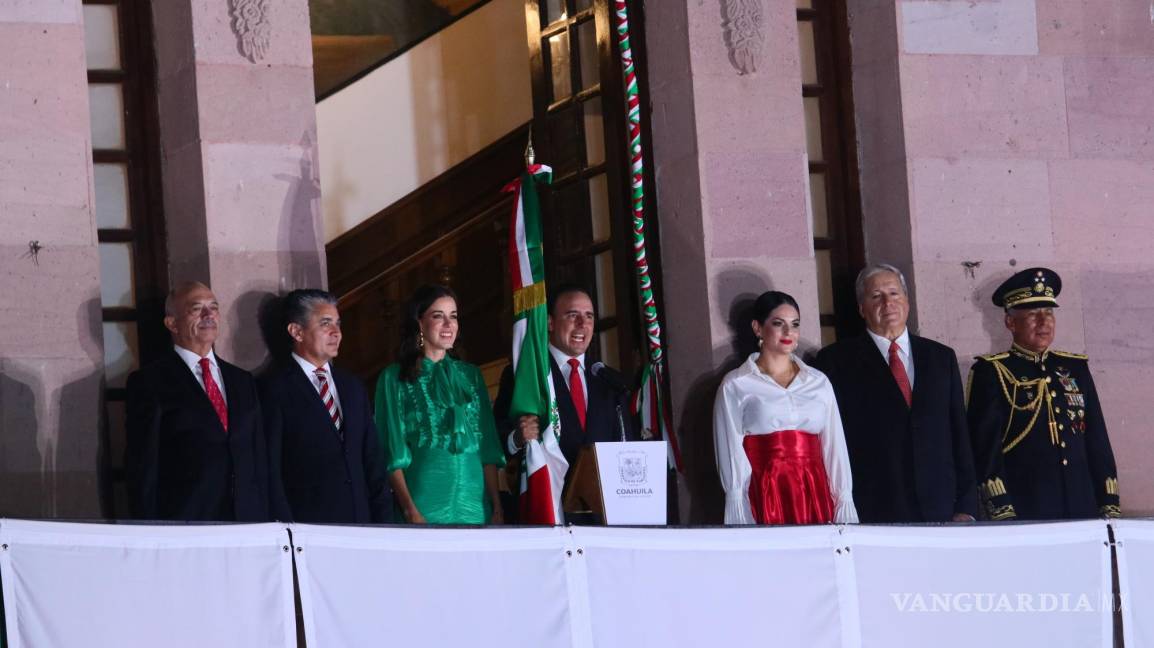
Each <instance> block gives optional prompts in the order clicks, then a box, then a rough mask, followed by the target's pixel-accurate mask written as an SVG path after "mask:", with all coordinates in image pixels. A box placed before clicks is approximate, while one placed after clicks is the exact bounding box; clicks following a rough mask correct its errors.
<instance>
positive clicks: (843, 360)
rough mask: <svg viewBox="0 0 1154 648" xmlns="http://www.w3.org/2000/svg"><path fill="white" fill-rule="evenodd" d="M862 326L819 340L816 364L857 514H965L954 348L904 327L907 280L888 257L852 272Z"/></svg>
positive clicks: (963, 434)
mask: <svg viewBox="0 0 1154 648" xmlns="http://www.w3.org/2000/svg"><path fill="white" fill-rule="evenodd" d="M856 289H857V300H858V309H859V312H860V313H861V316H862V318H864V319H865V322H866V329H867V330H866V332H865V334H863V335H860V336H857V337H854V338H850V339H847V340H842V341H840V342H837V343H835V344H832V345H830V346H828V347H826V348H824V349H822V350H821V352H820V353H819V354H818V356H817V361H816V365H817V367H818V368H819V369H821V370H822V371H824V372H825V374H826V375H827V376H829V379H830V382H832V383H833V388H834V393H835V394H836V395H837V403H838V408H839V409H840V410H841V418H842V424H843V427H844V428H845V437H846V446H847V447H848V449H849V458H850V467H851V469H852V471H853V486H854V489H853V498H854V504H855V505H856V506H857V510H858V515H859V517H860V518H861V521H862V522H865V523H869V522H947V521H951V520H952V521H955V522H959V521H969V520H973V519H974V515H975V514H976V513H977V492H976V490H975V484H974V461H973V454H972V451H971V448H970V441H969V435H968V434H967V430H966V411H965V401H964V398H965V397H964V395H963V392H962V381H961V374H960V373H959V372H958V360H957V356H956V355H955V354H954V351H953V349H951V348H949V347H947V346H945V345H943V344H940V343H938V342H934V341H933V340H929V339H926V338H923V337H918V336H916V335H912V334H910V332H909V331H908V330H907V328H906V318H907V317H908V316H909V312H910V305H909V297H908V291H907V289H906V280H905V277H904V276H903V275H902V273H901V271H900V270H898V269H897V268H895V267H894V266H891V265H888V264H878V265H873V266H869V267H867V268H865V269H864V270H862V271H861V273H860V274H859V275H858V278H857V284H856Z"/></svg>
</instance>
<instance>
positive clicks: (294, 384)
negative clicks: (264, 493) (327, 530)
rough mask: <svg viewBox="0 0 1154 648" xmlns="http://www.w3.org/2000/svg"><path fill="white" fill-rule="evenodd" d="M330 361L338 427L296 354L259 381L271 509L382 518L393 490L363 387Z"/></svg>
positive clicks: (340, 519)
mask: <svg viewBox="0 0 1154 648" xmlns="http://www.w3.org/2000/svg"><path fill="white" fill-rule="evenodd" d="M329 366H330V367H331V368H332V381H333V382H334V383H335V384H336V388H337V397H338V398H339V399H340V409H341V417H342V423H341V432H340V433H338V432H337V428H336V426H334V425H333V422H332V419H330V418H329V413H328V410H327V409H326V408H325V406H324V403H323V402H322V401H321V398H320V394H318V393H317V390H316V388H315V387H313V384H312V382H311V381H310V380H309V379H308V377H307V376H305V373H304V371H302V370H301V367H300V365H298V364H297V363H296V362H294V361H292V360H289V361H287V362H285V363H283V364H282V365H281V366H279V367H277V368H276V369H274V370H273V371H271V372H270V373H269V374H267V375H266V376H264V377H263V378H261V380H260V382H259V384H260V397H261V404H262V407H263V410H264V421H265V436H266V438H267V439H268V448H269V470H270V473H271V477H270V480H269V481H270V488H271V490H272V512H273V515H274V517H276V519H278V520H281V521H282V522H320V523H324V522H330V523H358V524H365V523H370V522H388V521H389V520H390V518H391V513H392V492H391V490H390V489H389V486H388V479H387V477H386V475H385V465H384V455H383V454H382V453H381V448H380V442H379V441H378V439H377V427H376V425H375V424H374V423H373V412H372V409H371V408H370V406H369V398H368V395H367V394H366V393H365V388H364V386H363V385H362V384H361V381H360V380H359V379H358V378H357V377H356V376H354V375H352V374H350V373H349V372H347V371H344V370H342V369H339V368H337V367H335V366H332V365H331V364H330V365H329ZM342 435H343V440H342Z"/></svg>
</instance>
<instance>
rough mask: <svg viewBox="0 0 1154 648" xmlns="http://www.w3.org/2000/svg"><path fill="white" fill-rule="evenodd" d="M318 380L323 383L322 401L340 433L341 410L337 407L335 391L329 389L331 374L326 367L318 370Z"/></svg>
mask: <svg viewBox="0 0 1154 648" xmlns="http://www.w3.org/2000/svg"><path fill="white" fill-rule="evenodd" d="M316 374H317V380H318V381H320V384H321V402H322V403H324V404H325V409H327V410H328V411H329V418H330V419H332V421H333V427H335V428H336V429H337V433H338V434H339V433H340V431H341V410H340V409H339V408H338V407H337V400H336V399H335V398H333V392H332V391H331V390H330V389H329V376H328V372H326V371H325V368H324V367H321V368H320V369H317V370H316Z"/></svg>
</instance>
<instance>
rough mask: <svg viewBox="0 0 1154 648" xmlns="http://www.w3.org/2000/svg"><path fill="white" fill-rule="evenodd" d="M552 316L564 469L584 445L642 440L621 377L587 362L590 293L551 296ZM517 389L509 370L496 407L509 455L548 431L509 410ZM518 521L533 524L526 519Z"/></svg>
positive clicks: (561, 291) (574, 289)
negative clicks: (505, 435) (594, 367)
mask: <svg viewBox="0 0 1154 648" xmlns="http://www.w3.org/2000/svg"><path fill="white" fill-rule="evenodd" d="M548 312H549V315H548V320H547V328H548V340H549V341H548V353H549V373H550V378H551V380H550V382H551V385H552V388H553V392H554V394H556V399H557V411H558V419H559V422H560V428H561V429H560V435H559V437H558V439H557V442H558V447H559V449H560V451H561V453H562V455H563V456H564V459H565V462H566V464H567V465H570V466H571V465H573V464H574V463H575V462H576V460H577V455H578V454H579V453H580V451H581V448H582V446H586V445H590V444H593V443H597V442H599V441H621V440H622V438H623V437H624V440H627V441H637V440H639V437H638V435H637V432H636V430H635V426H634V425H633V424H632V417H631V416H630V412H629V405H628V402H627V399H628V393H627V392H625V391H624V390H623V389H622V387H623V381H622V380H621V377H620V375H619V374H617V372H615V371H614V370H612V369H610V368H608V367H604V366H602V367H598V371H596V372H594V371H592V367H593V363H591V362H587V360H586V354H585V352H586V351H587V350H588V349H589V344H590V343H591V342H592V340H593V323H594V321H595V320H596V315H595V313H594V311H593V300H592V299H590V297H589V294H588V293H587V292H586V291H585V290H584V289H582V288H580V287H578V286H573V285H564V286H560V287H559V288H558V289H557V290H556V291H554V292H553V294H552V295H550V298H549V301H548ZM518 373H519V372H518ZM516 380H517V381H519V380H521V376H520V375H516ZM514 384H515V380H514V371H513V370H512V369H506V371H505V373H504V374H503V375H502V376H501V388H500V391H499V392H498V395H497V401H496V404H495V405H494V408H493V410H494V414H495V415H496V416H497V421H498V429H499V430H508V436H507V438H506V446H507V447H506V450H507V452H508V453H509V454H510V455H513V454H517V453H519V452H522V451H524V449H525V448H526V447H527V446H529V445H530V444H532V443H533V442H534V441H539V440H540V439H541V438H542V434H543V433H544V432H545V431H546V430H545V429H544V426H542V425H541V422H540V417H538V416H534V415H532V414H524V415H519V414H518V412H517V410H516V409H515V408H511V407H509V403H510V398H511V397H512V394H513V393H514V389H515V388H514ZM567 474H568V473H567ZM568 483H569V480H568V479H563V480H562V487H563V488H564V487H566V486H568ZM560 495H561V493H560V492H558V493H557V496H558V497H560ZM520 522H521V523H533V522H532V521H531V520H527V519H524V518H522V519H521V520H520Z"/></svg>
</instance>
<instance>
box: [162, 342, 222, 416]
mask: <svg viewBox="0 0 1154 648" xmlns="http://www.w3.org/2000/svg"><path fill="white" fill-rule="evenodd" d="M172 350H173V351H176V355H178V356H180V359H181V360H183V361H184V364H185V365H187V366H188V370H189V371H191V372H192V375H193V377H194V378H196V382H198V383H200V388H201V389H204V374H202V373H201V371H200V356H198V355H196V353H195V352H193V351H189V350H188V349H186V348H184V347H182V346H180V345H176V344H174V345H172ZM204 357H206V358H208V369H209V371H211V372H212V379H213V381H215V382H216V386H217V388H219V389H220V397H221V398H223V399H224V404H225V405H228V392H227V390H225V388H224V377H223V376H221V375H220V365H219V364H217V362H216V354H214V353H213V352H212V349H209V350H208V355H206V356H204Z"/></svg>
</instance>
